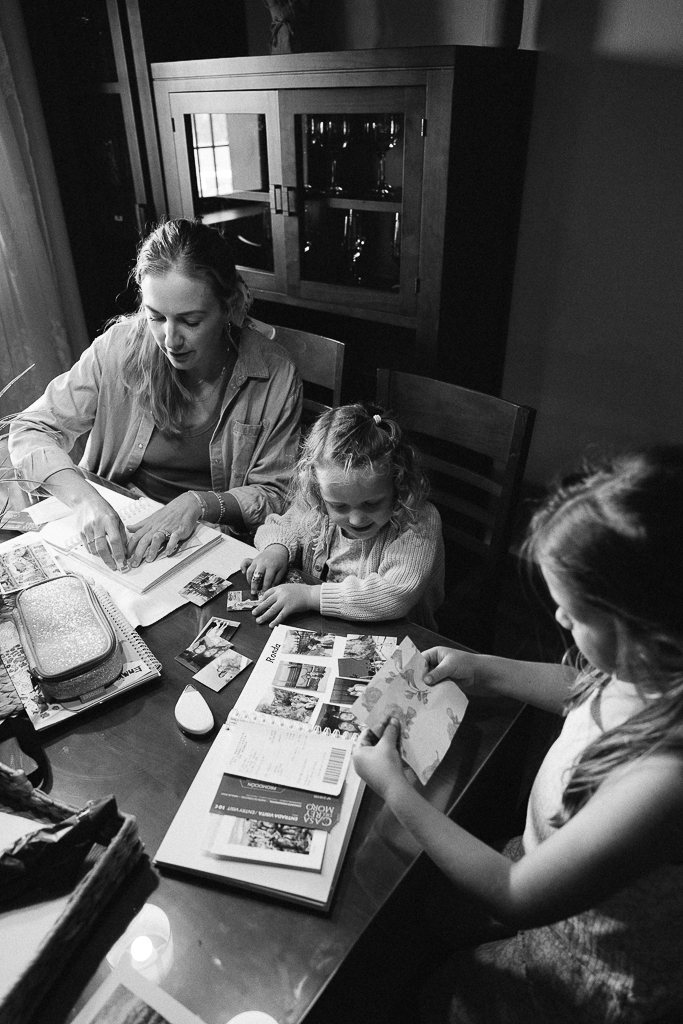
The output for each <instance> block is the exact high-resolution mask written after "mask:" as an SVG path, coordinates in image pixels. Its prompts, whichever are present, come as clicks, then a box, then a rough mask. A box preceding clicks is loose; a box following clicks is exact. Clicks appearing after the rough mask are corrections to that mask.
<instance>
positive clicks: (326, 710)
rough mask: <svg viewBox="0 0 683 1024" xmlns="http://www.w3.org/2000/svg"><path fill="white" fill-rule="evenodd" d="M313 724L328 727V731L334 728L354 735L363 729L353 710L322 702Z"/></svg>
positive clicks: (321, 727) (322, 727)
mask: <svg viewBox="0 0 683 1024" xmlns="http://www.w3.org/2000/svg"><path fill="white" fill-rule="evenodd" d="M315 724H316V726H317V727H318V728H319V729H329V730H330V732H334V731H335V730H336V731H337V732H341V733H349V734H351V735H355V734H357V733H361V732H362V731H363V726H362V725H361V724H360V722H359V721H358V719H357V718H356V716H355V715H354V714H353V712H352V711H350V710H349V709H348V708H345V707H340V706H339V705H338V704H323V706H322V708H321V711H320V715H319V716H318V720H317V721H316V723H315Z"/></svg>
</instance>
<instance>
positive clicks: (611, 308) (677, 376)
mask: <svg viewBox="0 0 683 1024" xmlns="http://www.w3.org/2000/svg"><path fill="white" fill-rule="evenodd" d="M682 109H683V67H664V66H655V65H647V64H645V63H636V62H626V61H622V60H607V59H600V58H591V57H588V56H586V57H583V58H577V57H574V58H569V57H564V56H558V55H554V54H543V55H541V59H540V62H539V68H538V76H537V87H536V102H535V108H534V116H533V123H532V132H531V140H530V150H529V156H528V160H527V177H526V184H525V196H524V203H523V209H522V220H521V228H520V239H519V246H518V256H517V267H516V275H515V283H514V290H513V302H512V311H511V318H510V332H509V338H508V347H507V356H506V367H505V379H504V384H503V397H505V398H508V399H510V400H512V401H515V402H523V403H526V404H528V405H531V406H533V407H535V408H536V409H537V410H538V415H537V419H536V428H535V433H534V440H533V444H532V451H531V454H530V458H529V462H528V472H527V476H528V478H529V479H530V480H531V481H532V482H534V483H539V484H542V483H544V482H545V481H547V479H548V478H549V476H551V475H553V474H554V473H555V472H556V471H557V470H558V469H560V468H561V467H563V466H566V465H567V464H569V463H573V462H574V460H575V458H576V457H577V455H579V454H580V453H581V452H582V451H583V450H584V449H585V448H586V447H587V446H589V445H600V446H603V445H608V446H612V447H623V446H628V445H633V444H649V443H653V442H656V441H669V442H674V443H681V442H683V420H681V416H680V405H681V380H683V346H682V345H681V342H680V339H681V336H683V290H682V289H681V287H680V282H681V280H682V279H683V242H682V241H681V233H680V224H681V222H682V221H683V179H682V178H681V174H680V168H681V166H682V165H683V122H682V121H681V117H680V112H681V110H682Z"/></svg>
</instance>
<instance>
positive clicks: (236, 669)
mask: <svg viewBox="0 0 683 1024" xmlns="http://www.w3.org/2000/svg"><path fill="white" fill-rule="evenodd" d="M251 664H252V661H251V658H247V657H245V656H244V654H240V653H239V651H236V650H235V648H234V647H231V648H229V649H228V650H226V651H224V652H223V654H219V655H218V657H217V658H214V659H213V661H211V662H209V664H208V665H205V666H204V668H203V669H202V670H201V672H197V674H196V675H195V677H194V678H195V679H196V680H197V682H198V683H204V686H208V687H209V689H211V690H215V692H216V693H218V692H219V690H222V689H223V687H224V686H227V685H228V683H230V682H232V680H233V679H234V678H235V676H237V675H239V674H240V672H242V671H244V669H245V668H247V667H248V666H249V665H251Z"/></svg>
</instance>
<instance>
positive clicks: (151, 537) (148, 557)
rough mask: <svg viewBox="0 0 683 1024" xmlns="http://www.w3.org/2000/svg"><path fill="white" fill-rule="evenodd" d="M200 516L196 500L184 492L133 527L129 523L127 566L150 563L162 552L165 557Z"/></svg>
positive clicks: (174, 551)
mask: <svg viewBox="0 0 683 1024" xmlns="http://www.w3.org/2000/svg"><path fill="white" fill-rule="evenodd" d="M200 516H201V509H200V507H199V505H198V503H197V502H196V501H195V499H194V498H193V497H192V495H191V494H189V493H188V492H186V493H185V494H179V495H178V497H177V498H174V499H173V501H169V503H168V505H164V507H163V508H160V509H158V510H157V511H156V512H153V513H152V515H151V516H147V518H146V519H143V520H142V521H141V522H139V523H136V524H135V526H129V527H128V531H129V534H130V536H129V539H128V551H129V555H130V558H129V560H130V565H131V568H133V569H135V568H136V567H137V566H138V565H140V564H141V562H153V561H154V559H155V558H156V557H157V556H158V555H160V554H161V553H162V552H163V553H164V555H166V557H167V558H170V556H171V555H174V554H175V553H176V551H177V550H178V548H179V547H180V545H181V544H182V542H183V541H184V540H187V538H188V537H191V536H192V534H193V533H194V531H195V530H196V529H197V523H198V522H199V517H200Z"/></svg>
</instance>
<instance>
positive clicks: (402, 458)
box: [291, 402, 429, 531]
mask: <svg viewBox="0 0 683 1024" xmlns="http://www.w3.org/2000/svg"><path fill="white" fill-rule="evenodd" d="M323 466H335V467H337V468H338V469H340V470H342V472H345V473H348V472H350V471H351V470H357V469H360V470H376V469H381V468H386V469H387V471H388V472H389V473H390V475H391V479H392V482H393V485H394V508H393V511H392V516H391V522H392V524H393V526H394V527H395V528H396V530H399V531H400V530H401V529H404V528H405V526H407V525H409V524H410V523H412V522H414V521H415V516H416V513H417V511H418V509H419V508H420V507H421V506H422V504H423V503H424V501H425V500H426V498H427V493H428V491H429V484H428V483H427V479H426V477H425V475H424V473H423V472H422V468H421V466H420V461H419V456H418V454H417V452H416V451H415V449H414V448H413V447H412V445H410V444H409V443H408V441H407V440H406V438H405V435H404V433H403V431H402V430H401V428H400V426H399V425H398V423H397V422H396V420H394V419H391V418H389V417H388V416H387V414H386V413H385V411H384V410H383V409H381V408H380V407H379V406H375V405H369V404H365V403H360V402H357V403H355V404H352V405H341V406H339V407H338V408H336V409H330V410H328V411H327V412H324V413H323V414H322V415H321V416H319V417H318V419H317V420H316V421H315V423H314V424H313V425H312V427H311V429H310V430H309V432H308V434H307V436H306V437H305V439H304V442H303V445H302V448H301V452H300V455H299V460H298V462H297V467H296V474H295V476H294V478H293V481H292V494H291V498H292V500H293V501H296V502H299V503H300V504H303V505H304V506H305V507H307V508H308V509H312V510H313V511H315V512H317V513H318V514H319V515H320V517H321V518H322V516H323V514H324V509H325V506H324V502H323V500H322V496H321V494H320V487H319V484H318V478H317V475H316V470H317V469H320V468H322V467H323Z"/></svg>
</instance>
